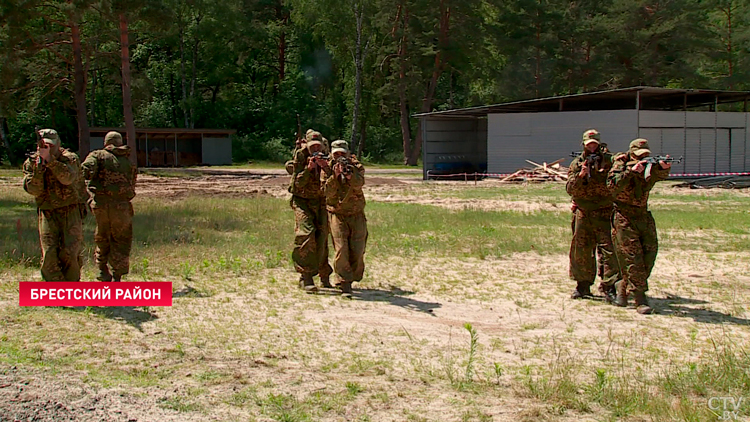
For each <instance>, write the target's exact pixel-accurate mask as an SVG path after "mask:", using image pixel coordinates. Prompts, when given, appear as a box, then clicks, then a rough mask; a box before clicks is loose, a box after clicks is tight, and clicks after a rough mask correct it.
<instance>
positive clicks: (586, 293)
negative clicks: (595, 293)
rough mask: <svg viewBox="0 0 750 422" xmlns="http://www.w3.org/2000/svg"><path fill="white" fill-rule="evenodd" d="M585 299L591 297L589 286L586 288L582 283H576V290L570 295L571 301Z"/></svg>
mask: <svg viewBox="0 0 750 422" xmlns="http://www.w3.org/2000/svg"><path fill="white" fill-rule="evenodd" d="M585 297H591V286H587V285H585V284H583V283H580V282H579V283H578V286H576V289H575V290H573V294H571V295H570V298H571V299H583V298H585Z"/></svg>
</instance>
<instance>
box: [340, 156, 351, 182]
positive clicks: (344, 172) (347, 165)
mask: <svg viewBox="0 0 750 422" xmlns="http://www.w3.org/2000/svg"><path fill="white" fill-rule="evenodd" d="M336 163H337V164H339V165H341V176H342V177H344V178H346V176H348V175H350V174H352V173H354V166H352V163H351V161H349V159H348V158H346V157H344V156H341V157H339V158H337V159H336Z"/></svg>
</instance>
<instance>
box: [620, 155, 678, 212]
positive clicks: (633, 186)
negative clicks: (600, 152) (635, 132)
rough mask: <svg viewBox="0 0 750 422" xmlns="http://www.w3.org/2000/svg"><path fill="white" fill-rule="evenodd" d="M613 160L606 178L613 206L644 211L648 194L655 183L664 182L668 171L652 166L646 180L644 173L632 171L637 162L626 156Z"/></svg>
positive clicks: (658, 166)
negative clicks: (612, 198)
mask: <svg viewBox="0 0 750 422" xmlns="http://www.w3.org/2000/svg"><path fill="white" fill-rule="evenodd" d="M614 160H615V162H614V164H613V165H612V170H610V171H609V176H608V177H607V185H608V186H609V188H610V189H611V190H612V194H613V195H614V197H615V205H619V206H623V207H626V208H627V207H630V208H633V207H635V208H643V209H646V208H647V207H648V195H649V192H650V191H651V189H652V188H653V187H654V185H655V184H656V182H658V181H660V180H665V179H666V178H667V177H668V176H669V171H670V169H666V170H665V169H663V168H661V166H660V165H659V164H654V165H653V167H652V169H651V176H650V177H649V178H648V180H646V179H645V177H644V173H645V171H644V172H641V173H636V172H634V171H632V168H633V166H634V165H635V164H636V163H638V161H636V160H631V159H630V157H629V155H628V154H626V153H621V154H617V155H616V156H615V158H614Z"/></svg>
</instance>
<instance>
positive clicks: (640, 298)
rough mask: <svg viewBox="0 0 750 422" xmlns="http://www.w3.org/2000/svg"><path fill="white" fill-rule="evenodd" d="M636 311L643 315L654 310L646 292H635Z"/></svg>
mask: <svg viewBox="0 0 750 422" xmlns="http://www.w3.org/2000/svg"><path fill="white" fill-rule="evenodd" d="M634 296H635V311H636V312H638V313H639V314H641V315H648V314H650V313H652V312H654V310H653V309H652V308H651V307H650V306H648V298H647V297H646V292H635V294H634Z"/></svg>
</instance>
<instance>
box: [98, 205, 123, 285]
mask: <svg viewBox="0 0 750 422" xmlns="http://www.w3.org/2000/svg"><path fill="white" fill-rule="evenodd" d="M92 211H93V212H94V217H95V218H96V232H94V243H96V250H95V251H94V260H95V262H96V266H97V268H99V269H100V270H101V271H102V272H106V273H109V269H108V268H107V264H109V266H110V267H111V268H112V273H113V274H115V275H124V274H127V273H128V272H129V271H130V248H131V245H132V243H133V204H131V203H130V201H126V202H114V203H110V204H104V205H100V204H95V205H94V206H93V208H92Z"/></svg>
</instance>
